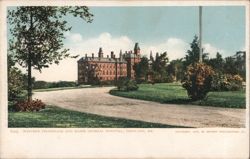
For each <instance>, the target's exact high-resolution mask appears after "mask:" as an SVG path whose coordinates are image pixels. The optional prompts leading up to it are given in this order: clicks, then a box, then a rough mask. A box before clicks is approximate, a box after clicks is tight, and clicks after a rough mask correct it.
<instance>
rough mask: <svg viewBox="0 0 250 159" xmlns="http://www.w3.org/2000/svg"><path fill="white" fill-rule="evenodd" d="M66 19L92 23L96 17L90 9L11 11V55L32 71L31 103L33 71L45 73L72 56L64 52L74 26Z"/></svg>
mask: <svg viewBox="0 0 250 159" xmlns="http://www.w3.org/2000/svg"><path fill="white" fill-rule="evenodd" d="M66 15H73V16H74V17H79V18H81V19H83V20H85V21H86V22H88V23H90V22H92V20H93V19H92V18H93V14H91V13H90V12H89V8H88V7H86V6H75V7H55V6H29V7H27V6H21V7H16V8H14V9H10V10H8V23H9V24H10V33H11V36H12V38H11V39H10V40H9V52H10V54H12V57H13V59H14V60H15V62H17V63H18V64H19V65H21V66H22V67H25V68H27V70H28V97H29V98H28V99H29V100H30V99H31V95H32V86H31V82H32V81H31V70H32V67H33V68H34V69H37V70H39V71H41V69H42V68H44V67H49V65H51V64H53V63H56V64H58V63H59V61H60V60H62V59H63V58H67V57H74V56H70V54H69V53H68V51H69V49H66V48H63V39H64V38H65V37H64V33H65V32H66V31H70V30H71V26H69V25H68V24H67V21H66V20H65V19H64V17H65V16H66Z"/></svg>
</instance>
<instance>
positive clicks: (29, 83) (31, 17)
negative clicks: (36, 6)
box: [28, 12, 33, 102]
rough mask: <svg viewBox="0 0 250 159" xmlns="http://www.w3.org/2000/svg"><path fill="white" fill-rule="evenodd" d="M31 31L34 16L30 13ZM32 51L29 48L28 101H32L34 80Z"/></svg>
mask: <svg viewBox="0 0 250 159" xmlns="http://www.w3.org/2000/svg"><path fill="white" fill-rule="evenodd" d="M30 29H31V30H33V15H32V12H31V13H30ZM29 40H31V41H30V45H32V39H29ZM31 60H32V59H31V49H30V47H29V52H28V101H29V102H30V101H32V79H31Z"/></svg>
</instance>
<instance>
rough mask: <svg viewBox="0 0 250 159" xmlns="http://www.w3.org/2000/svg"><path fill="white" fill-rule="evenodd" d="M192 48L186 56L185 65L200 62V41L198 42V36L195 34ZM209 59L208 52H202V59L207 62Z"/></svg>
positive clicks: (191, 44)
mask: <svg viewBox="0 0 250 159" xmlns="http://www.w3.org/2000/svg"><path fill="white" fill-rule="evenodd" d="M190 47H191V50H188V51H187V55H186V56H185V61H184V66H185V67H187V66H189V65H190V64H194V63H197V62H199V54H200V48H199V42H198V36H196V35H195V36H194V39H193V41H192V43H190ZM207 59H208V53H203V54H202V60H203V62H205V63H206V61H207Z"/></svg>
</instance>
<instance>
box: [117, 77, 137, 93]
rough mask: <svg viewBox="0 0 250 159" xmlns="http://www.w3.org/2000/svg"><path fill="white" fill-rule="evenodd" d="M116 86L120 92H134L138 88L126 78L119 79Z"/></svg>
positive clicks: (132, 81)
mask: <svg viewBox="0 0 250 159" xmlns="http://www.w3.org/2000/svg"><path fill="white" fill-rule="evenodd" d="M116 85H117V88H118V90H120V91H135V90H138V88H139V87H138V86H137V84H136V82H135V81H134V80H131V79H129V78H127V77H120V78H119V79H118V81H117V83H116Z"/></svg>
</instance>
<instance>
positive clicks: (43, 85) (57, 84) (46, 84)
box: [33, 81, 76, 89]
mask: <svg viewBox="0 0 250 159" xmlns="http://www.w3.org/2000/svg"><path fill="white" fill-rule="evenodd" d="M75 86H76V82H73V81H58V82H46V81H35V82H34V87H33V88H34V89H47V88H59V87H75Z"/></svg>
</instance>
